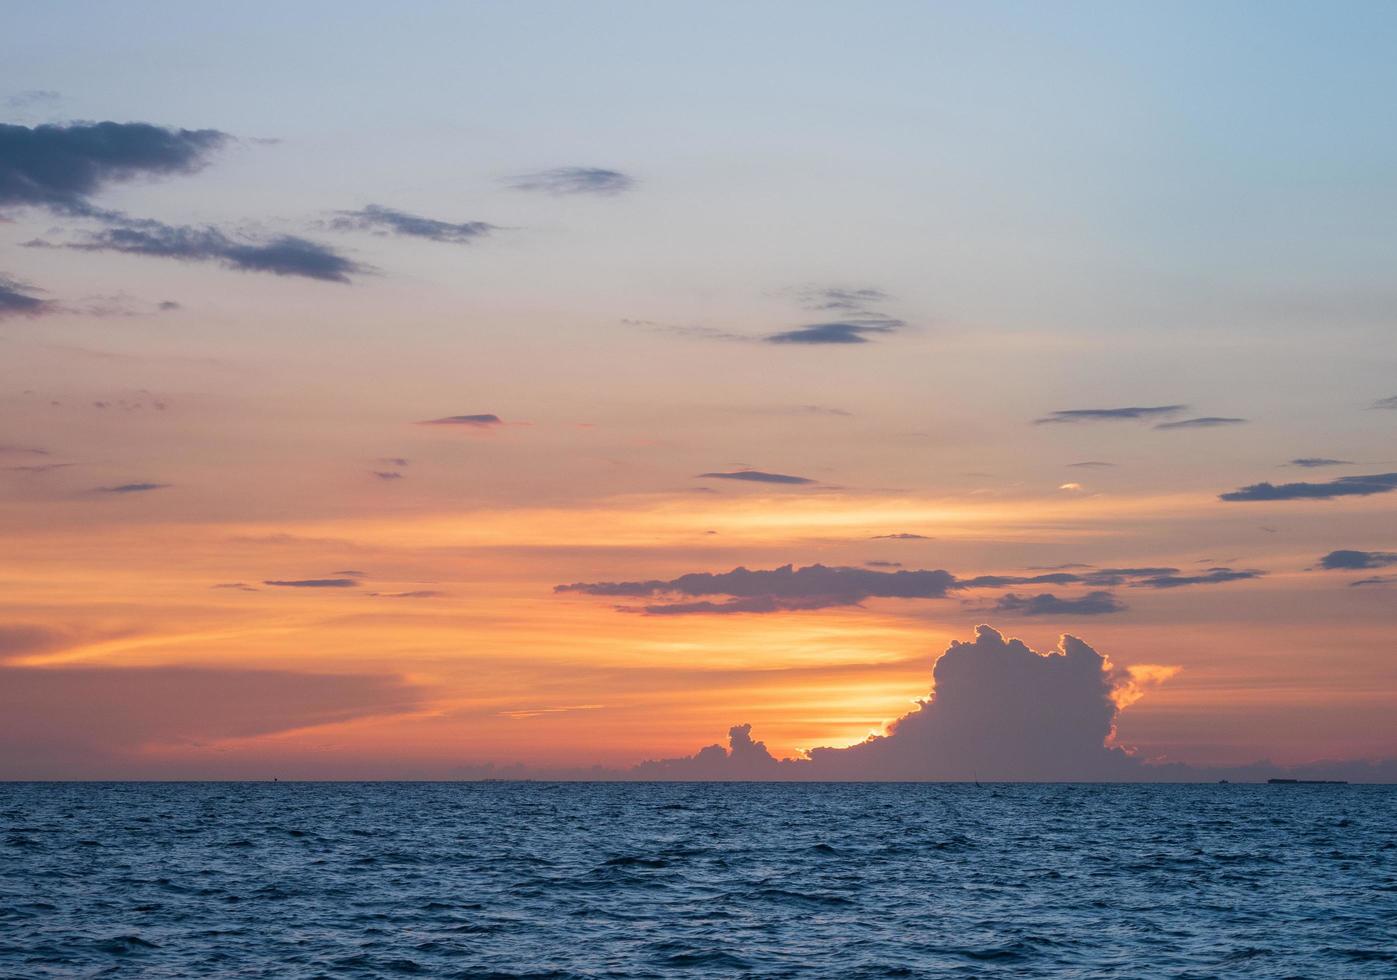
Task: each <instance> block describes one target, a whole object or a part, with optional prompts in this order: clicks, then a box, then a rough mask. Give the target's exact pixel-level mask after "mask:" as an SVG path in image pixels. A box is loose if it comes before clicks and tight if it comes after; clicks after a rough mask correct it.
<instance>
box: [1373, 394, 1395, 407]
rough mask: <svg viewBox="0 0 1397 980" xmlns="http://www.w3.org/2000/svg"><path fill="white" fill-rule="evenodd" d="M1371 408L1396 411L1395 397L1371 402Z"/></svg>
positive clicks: (1391, 396)
mask: <svg viewBox="0 0 1397 980" xmlns="http://www.w3.org/2000/svg"><path fill="white" fill-rule="evenodd" d="M1372 407H1373V408H1383V409H1397V395H1390V396H1388V397H1387V398H1379V399H1378V400H1377V401H1375V402H1373V405H1372Z"/></svg>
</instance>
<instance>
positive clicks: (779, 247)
mask: <svg viewBox="0 0 1397 980" xmlns="http://www.w3.org/2000/svg"><path fill="white" fill-rule="evenodd" d="M1343 9H1344V15H1343V16H1334V15H1333V11H1332V9H1329V8H1326V7H1325V6H1324V5H1319V4H1290V3H1269V2H1267V3H1261V2H1255V3H1222V4H1204V3H1185V4H1170V5H1156V6H1154V7H1148V6H1146V5H1142V4H1113V3H1104V2H1103V3H1058V4H1016V3H999V4H990V5H986V4H980V3H946V4H924V3H910V2H909V3H891V2H890V3H885V4H875V5H872V6H865V5H854V4H835V3H810V2H788V3H767V2H756V3H741V4H723V3H717V4H712V3H675V4H641V3H609V4H586V5H583V4H574V3H569V2H556V3H534V2H524V3H511V4H494V3H440V4H429V3H410V4H403V5H398V4H392V5H387V4H377V3H375V4H369V3H349V2H343V0H339V2H334V3H329V2H325V3H310V2H307V3H295V4H278V5H270V4H268V5H261V4H251V5H244V4H230V5H221V6H214V5H207V4H198V5H191V4H185V3H174V2H169V3H156V2H134V3H127V4H119V5H117V4H99V3H78V2H59V3H53V2H19V3H14V4H11V5H9V6H8V7H7V11H6V18H5V20H6V25H7V29H6V30H5V31H4V36H3V38H0V120H3V122H4V125H3V126H0V534H3V542H4V545H3V548H0V778H6V777H8V778H31V777H33V778H69V777H73V778H103V777H114V778H120V777H155V778H164V777H179V778H183V777H204V776H207V777H215V778H217V777H238V778H240V777H255V778H261V777H264V776H265V777H268V778H270V777H271V776H274V775H276V776H281V777H283V778H287V777H360V776H365V777H390V778H392V777H402V778H416V777H430V778H441V777H445V778H450V777H453V776H469V775H478V774H481V773H488V772H490V771H492V770H490V769H489V768H488V767H490V766H492V765H493V766H495V767H497V768H498V767H510V766H514V765H516V764H518V765H522V766H523V767H525V769H524V770H520V771H539V772H545V771H550V772H551V771H559V770H565V769H566V770H573V769H585V768H587V767H592V766H603V767H607V768H608V769H610V770H618V771H621V770H626V769H628V768H629V767H631V766H634V765H635V764H637V763H640V762H642V761H643V760H654V759H663V758H671V757H682V756H687V755H690V754H692V753H694V752H695V751H697V750H698V749H700V748H702V747H703V746H705V745H709V744H711V743H714V742H721V743H726V741H727V738H728V731H729V729H730V728H731V727H732V726H734V725H739V724H750V725H751V726H752V728H751V733H752V736H753V737H754V738H757V739H760V740H762V741H764V742H765V743H766V746H767V749H768V750H769V751H770V752H771V753H772V754H773V755H775V756H776V757H778V758H785V757H791V758H801V757H803V756H802V753H803V752H804V751H805V750H809V749H812V748H816V747H821V746H828V747H843V746H849V745H853V744H855V743H858V742H860V741H862V740H863V739H865V738H867V737H868V736H869V735H871V734H886V733H887V732H888V731H889V730H890V729H889V727H888V726H889V723H891V722H893V721H894V720H895V719H897V718H898V717H899V716H902V715H906V714H907V713H908V712H909V711H912V710H913V709H914V708H915V707H916V704H915V702H917V701H918V700H919V699H926V698H927V697H928V695H929V693H930V692H931V690H932V664H933V662H934V661H935V659H936V658H937V657H938V656H940V655H941V653H942V652H943V651H944V650H946V649H947V648H948V646H949V645H950V644H951V643H952V642H953V641H962V642H968V641H969V640H971V639H972V638H974V636H975V628H976V626H977V625H979V624H989V625H991V626H993V627H994V629H995V630H997V631H999V633H1001V634H1003V636H1004V637H1017V638H1020V639H1022V640H1023V641H1024V643H1025V644H1027V645H1028V647H1031V648H1032V649H1033V650H1036V651H1040V652H1046V651H1051V650H1053V649H1054V648H1055V647H1058V644H1059V636H1060V635H1061V634H1064V633H1066V634H1071V635H1072V636H1075V637H1080V638H1081V640H1083V641H1085V643H1087V644H1090V648H1092V649H1094V650H1095V651H1098V652H1099V653H1100V654H1102V655H1103V656H1104V657H1106V658H1109V665H1108V666H1106V667H1103V668H1102V669H1103V670H1106V671H1111V672H1110V673H1109V674H1103V675H1102V676H1109V677H1110V678H1111V680H1110V681H1109V686H1110V688H1111V689H1110V691H1109V692H1108V693H1109V695H1110V697H1111V698H1112V699H1113V702H1112V703H1113V704H1114V705H1115V706H1116V707H1117V708H1119V715H1118V717H1117V718H1115V720H1114V722H1113V724H1114V726H1115V732H1114V735H1113V736H1112V737H1111V740H1110V742H1109V743H1108V744H1109V745H1112V746H1118V747H1120V748H1122V749H1128V750H1129V752H1130V753H1131V754H1132V756H1133V757H1134V758H1136V759H1138V760H1146V761H1148V762H1150V763H1152V764H1154V763H1182V764H1186V765H1187V766H1190V767H1202V768H1208V767H1226V766H1240V765H1244V764H1250V763H1254V762H1258V761H1261V760H1269V761H1271V762H1273V763H1275V764H1277V765H1280V766H1295V765H1302V764H1306V763H1312V762H1316V761H1320V760H1340V761H1346V760H1383V759H1392V758H1394V757H1397V334H1394V327H1397V289H1394V285H1393V269H1394V267H1395V266H1394V263H1395V262H1397V129H1394V127H1393V126H1392V125H1391V124H1390V122H1391V115H1392V108H1391V105H1390V103H1391V96H1392V93H1393V92H1394V91H1397V7H1394V6H1393V5H1391V4H1382V3H1350V4H1345V5H1343ZM816 565H819V566H824V568H823V569H815V570H814V571H810V572H803V573H802V572H798V571H795V570H796V569H801V568H806V567H808V566H816ZM784 566H792V570H791V571H790V572H782V571H780V569H782V568H783V567H784ZM738 567H741V568H745V569H747V570H749V571H751V572H752V573H753V574H751V575H727V574H725V573H730V572H732V571H733V570H734V569H736V568H738ZM698 573H710V574H711V575H712V576H713V577H712V578H692V577H688V578H686V576H694V575H697V574H698ZM762 573H767V574H762ZM900 573H901V574H900ZM916 573H923V574H916ZM559 586H566V588H562V589H559V588H558V587H559ZM962 649H965V650H968V649H969V648H968V647H966V648H962ZM977 649H978V647H977ZM1063 649H1064V650H1067V651H1068V652H1069V653H1070V650H1071V649H1073V648H1072V645H1071V643H1069V644H1068V645H1067V646H1065V647H1063ZM967 655H968V654H967ZM1083 662H1085V661H1083ZM1091 668H1092V671H1093V672H1094V671H1095V670H1096V667H1095V661H1091ZM1093 676H1095V674H1094V673H1093ZM987 683H988V682H987ZM1006 683H1007V682H1006ZM994 690H995V689H992V688H983V689H981V690H980V695H979V696H982V697H983V698H985V699H986V703H989V702H990V701H994V700H995V699H994V697H993V696H992V695H993V692H994ZM1042 696H1043V698H1045V699H1051V698H1052V697H1053V696H1054V695H1053V689H1050V688H1045V689H1044V692H1043V695H1042ZM966 703H976V704H978V703H979V702H975V701H974V699H973V698H971V700H970V701H968V702H966ZM1096 737H1097V738H1099V736H1096ZM509 771H516V770H509Z"/></svg>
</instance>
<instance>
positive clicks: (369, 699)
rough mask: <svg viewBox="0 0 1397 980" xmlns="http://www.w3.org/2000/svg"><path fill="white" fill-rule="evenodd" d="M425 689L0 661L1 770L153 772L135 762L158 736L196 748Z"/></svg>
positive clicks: (325, 718)
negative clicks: (16, 664) (10, 664)
mask: <svg viewBox="0 0 1397 980" xmlns="http://www.w3.org/2000/svg"><path fill="white" fill-rule="evenodd" d="M422 697H423V692H422V690H421V689H420V688H416V687H414V686H412V685H410V684H407V683H406V682H404V681H403V680H402V679H401V678H399V677H395V676H389V675H380V674H311V673H299V672H294V671H287V670H239V669H219V668H202V667H173V666H171V667H88V666H64V667H61V668H47V667H44V668H39V667H7V668H0V779H22V778H41V779H53V778H63V777H68V778H79V779H83V778H86V779H92V778H98V779H100V778H115V777H120V776H123V775H125V776H133V775H134V776H140V775H151V774H154V773H155V772H156V771H158V770H156V769H149V768H147V769H139V770H136V769H132V768H130V767H138V766H147V767H148V766H150V765H152V764H151V763H150V761H149V756H148V754H147V753H144V752H143V750H146V749H149V748H150V747H152V746H163V747H166V748H169V749H178V750H180V751H183V752H191V753H199V752H201V750H203V749H204V748H205V747H206V744H207V743H209V742H215V741H218V740H223V739H233V738H247V737H251V736H256V735H265V734H270V733H273V732H282V731H291V730H295V729H301V728H308V727H312V726H318V725H329V724H335V723H339V722H345V721H350V720H352V719H356V718H365V717H372V716H381V715H391V714H400V713H402V712H406V711H411V710H413V709H415V708H416V707H417V706H418V705H419V703H420V702H421V700H422ZM210 751H213V749H212V747H210ZM206 762H207V757H205V760H204V763H205V764H206ZM157 765H158V764H157Z"/></svg>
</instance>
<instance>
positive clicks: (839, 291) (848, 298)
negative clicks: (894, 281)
mask: <svg viewBox="0 0 1397 980" xmlns="http://www.w3.org/2000/svg"><path fill="white" fill-rule="evenodd" d="M799 297H800V301H801V304H802V305H803V306H805V308H806V309H810V310H846V311H851V312H855V313H864V312H867V311H868V310H869V309H870V308H871V307H874V306H877V305H878V304H879V303H885V302H887V301H888V300H889V299H891V297H890V296H889V295H888V294H887V293H885V292H883V291H882V290H881V289H875V288H873V287H871V286H865V287H861V288H846V287H841V286H809V287H806V288H805V289H802V290H800V291H799Z"/></svg>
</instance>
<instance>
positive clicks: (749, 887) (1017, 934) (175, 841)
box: [0, 783, 1397, 980]
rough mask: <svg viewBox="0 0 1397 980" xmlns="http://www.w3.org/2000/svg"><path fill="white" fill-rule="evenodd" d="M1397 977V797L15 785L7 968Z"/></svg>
mask: <svg viewBox="0 0 1397 980" xmlns="http://www.w3.org/2000/svg"><path fill="white" fill-rule="evenodd" d="M404 975H407V976H442V977H670V976H749V977H788V976H790V977H796V976H812V977H855V978H857V977H942V976H950V977H955V976H966V977H971V976H974V977H1215V976H1221V977H1289V976H1296V977H1344V978H1350V977H1393V976H1397V787H1384V786H1254V785H1226V786H1223V785H1214V786H1104V785H985V786H980V787H976V786H974V785H965V784H863V785H860V784H813V785H811V784H807V785H790V784H787V785H774V784H731V783H728V784H721V783H690V784H655V783H640V784H634V783H632V784H624V783H335V784H327V783H183V784H181V783H107V784H92V783H87V784H82V783H68V784H34V783H30V784H16V783H10V784H0V976H3V977H4V978H7V980H9V978H22V977H71V976H102V977H108V976H116V977H122V976H130V977H200V976H237V977H278V978H282V977H291V978H295V977H375V976H383V977H397V976H404Z"/></svg>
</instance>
